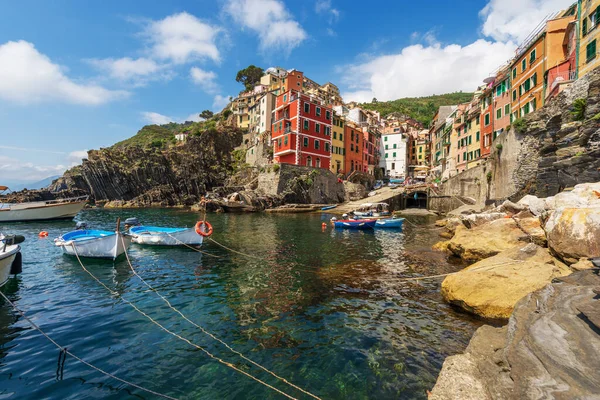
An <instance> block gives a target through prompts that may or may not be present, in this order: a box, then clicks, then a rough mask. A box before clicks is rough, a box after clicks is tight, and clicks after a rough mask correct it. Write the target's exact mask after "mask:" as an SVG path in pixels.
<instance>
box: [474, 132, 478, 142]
mask: <svg viewBox="0 0 600 400" xmlns="http://www.w3.org/2000/svg"><path fill="white" fill-rule="evenodd" d="M475 135H476V136H475V141H476V142H479V132H477V133H476V134H475Z"/></svg>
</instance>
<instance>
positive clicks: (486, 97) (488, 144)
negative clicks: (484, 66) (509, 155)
mask: <svg viewBox="0 0 600 400" xmlns="http://www.w3.org/2000/svg"><path fill="white" fill-rule="evenodd" d="M493 89H494V87H493V82H491V83H490V84H489V85H487V86H486V87H485V88H484V89H483V93H481V117H480V118H481V120H480V123H479V124H480V128H481V132H480V138H479V139H480V140H479V154H478V155H479V156H481V157H484V158H486V157H487V156H489V154H490V151H491V149H492V140H493V139H492V137H493V134H494V117H495V115H494V114H495V113H494V111H495V110H494V95H493Z"/></svg>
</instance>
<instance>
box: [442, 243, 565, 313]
mask: <svg viewBox="0 0 600 400" xmlns="http://www.w3.org/2000/svg"><path fill="white" fill-rule="evenodd" d="M570 273H571V271H570V270H569V268H567V266H566V265H564V264H563V263H561V262H560V261H558V260H556V259H554V258H553V257H552V256H551V255H550V253H549V252H548V250H547V249H544V248H542V247H539V246H537V245H535V244H533V243H530V244H528V245H525V246H520V247H515V248H512V249H510V250H506V251H503V252H502V253H500V254H497V255H495V256H493V257H490V258H486V259H485V260H483V261H479V262H478V263H476V264H473V265H471V266H469V267H467V268H465V269H463V270H462V271H460V272H458V273H456V274H453V275H450V276H448V277H446V279H444V282H443V283H442V296H443V297H444V300H446V301H447V302H449V303H451V304H454V305H457V306H459V307H461V308H463V309H465V310H466V311H468V312H471V313H473V314H476V315H479V316H481V317H483V318H491V319H507V318H509V317H510V314H511V313H512V311H513V308H514V306H515V304H516V303H517V302H518V301H519V300H520V299H521V298H522V297H523V296H525V295H527V294H529V293H531V292H533V291H535V290H537V289H540V288H542V287H544V286H545V285H547V284H548V283H549V282H550V281H551V280H552V279H553V278H556V277H558V276H564V275H568V274H570Z"/></svg>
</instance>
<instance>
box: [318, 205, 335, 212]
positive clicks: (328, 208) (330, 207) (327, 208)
mask: <svg viewBox="0 0 600 400" xmlns="http://www.w3.org/2000/svg"><path fill="white" fill-rule="evenodd" d="M336 207H337V204H334V205H332V206H325V207H321V210H322V211H326V210H331V209H333V208H336Z"/></svg>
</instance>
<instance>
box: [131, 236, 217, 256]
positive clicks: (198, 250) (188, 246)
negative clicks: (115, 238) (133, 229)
mask: <svg viewBox="0 0 600 400" xmlns="http://www.w3.org/2000/svg"><path fill="white" fill-rule="evenodd" d="M166 233H167V235H168V236H170V237H171V238H172V239H175V240H176V241H177V242H178V243H179V244H181V245H183V246H185V247H187V248H188V249H192V250H194V251H197V252H198V253H202V254H206V255H207V256H211V257H215V258H223V257H221V256H218V255H216V254H211V253H207V252H205V251H202V250H200V249H197V248H195V247H194V246H190V245H189V244H187V243H185V242H183V241H181V240H179V239H177V238H176V237H175V236H173V235H171V234H170V233H169V232H166ZM121 240H122V239H121Z"/></svg>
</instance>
